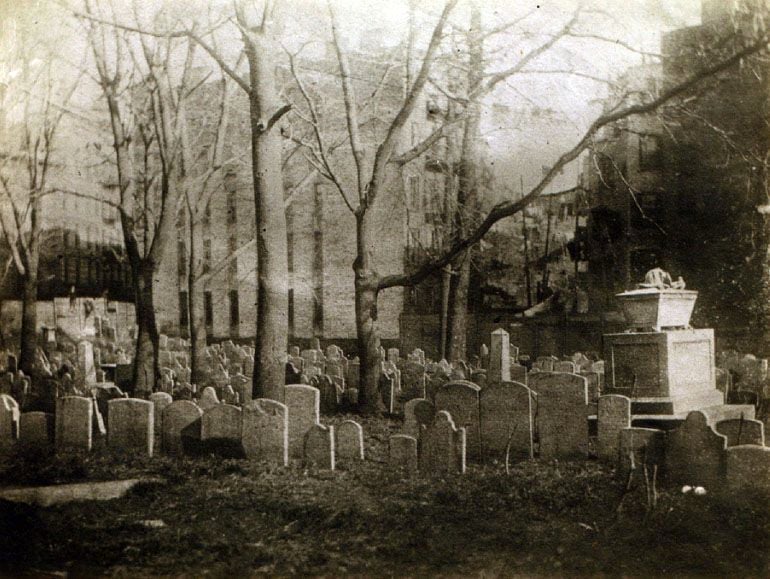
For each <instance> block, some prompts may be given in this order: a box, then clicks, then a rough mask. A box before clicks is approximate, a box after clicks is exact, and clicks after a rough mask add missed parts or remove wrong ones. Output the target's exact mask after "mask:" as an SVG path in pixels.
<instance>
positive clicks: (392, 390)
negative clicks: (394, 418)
mask: <svg viewBox="0 0 770 579" xmlns="http://www.w3.org/2000/svg"><path fill="white" fill-rule="evenodd" d="M378 385H379V388H380V396H382V402H383V403H384V404H385V411H386V412H387V413H388V414H393V413H394V411H395V406H396V378H395V376H393V375H392V374H380V377H379V379H378Z"/></svg>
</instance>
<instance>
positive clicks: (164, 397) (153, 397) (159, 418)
mask: <svg viewBox="0 0 770 579" xmlns="http://www.w3.org/2000/svg"><path fill="white" fill-rule="evenodd" d="M173 401H174V399H173V398H172V397H171V394H169V393H167V392H153V393H152V394H150V402H152V403H153V405H154V406H155V411H154V412H153V416H154V417H155V418H154V422H155V440H156V441H158V442H159V443H160V441H161V431H162V430H163V410H164V409H165V408H166V406H168V405H169V404H171V403H172V402H173Z"/></svg>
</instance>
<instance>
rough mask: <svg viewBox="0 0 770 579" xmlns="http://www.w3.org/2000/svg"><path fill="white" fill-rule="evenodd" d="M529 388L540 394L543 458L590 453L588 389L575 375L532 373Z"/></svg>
mask: <svg viewBox="0 0 770 579" xmlns="http://www.w3.org/2000/svg"><path fill="white" fill-rule="evenodd" d="M529 388H530V389H531V390H532V391H534V392H536V393H537V395H538V396H537V428H538V432H539V435H540V457H541V458H569V457H575V456H585V455H587V454H588V387H587V385H586V379H585V378H583V377H582V376H578V375H576V374H566V373H556V372H533V373H531V374H530V375H529Z"/></svg>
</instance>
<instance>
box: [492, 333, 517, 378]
mask: <svg viewBox="0 0 770 579" xmlns="http://www.w3.org/2000/svg"><path fill="white" fill-rule="evenodd" d="M490 343H491V344H492V347H491V348H490V351H489V370H488V371H487V383H489V384H499V383H501V382H510V381H511V344H510V339H509V336H508V332H506V331H505V330H503V329H502V328H499V329H497V330H495V331H494V332H492V339H491V342H490Z"/></svg>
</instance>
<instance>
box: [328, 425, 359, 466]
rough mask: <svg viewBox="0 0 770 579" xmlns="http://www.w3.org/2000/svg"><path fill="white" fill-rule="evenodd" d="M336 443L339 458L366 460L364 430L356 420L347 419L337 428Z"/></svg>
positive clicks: (336, 453) (335, 448) (336, 452)
mask: <svg viewBox="0 0 770 579" xmlns="http://www.w3.org/2000/svg"><path fill="white" fill-rule="evenodd" d="M335 435H336V437H337V438H336V441H335V445H334V450H335V455H336V458H337V459H339V460H364V431H363V429H362V428H361V425H360V424H359V423H358V422H356V421H355V420H345V421H344V422H343V423H342V424H340V425H339V426H338V427H337V428H335Z"/></svg>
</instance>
